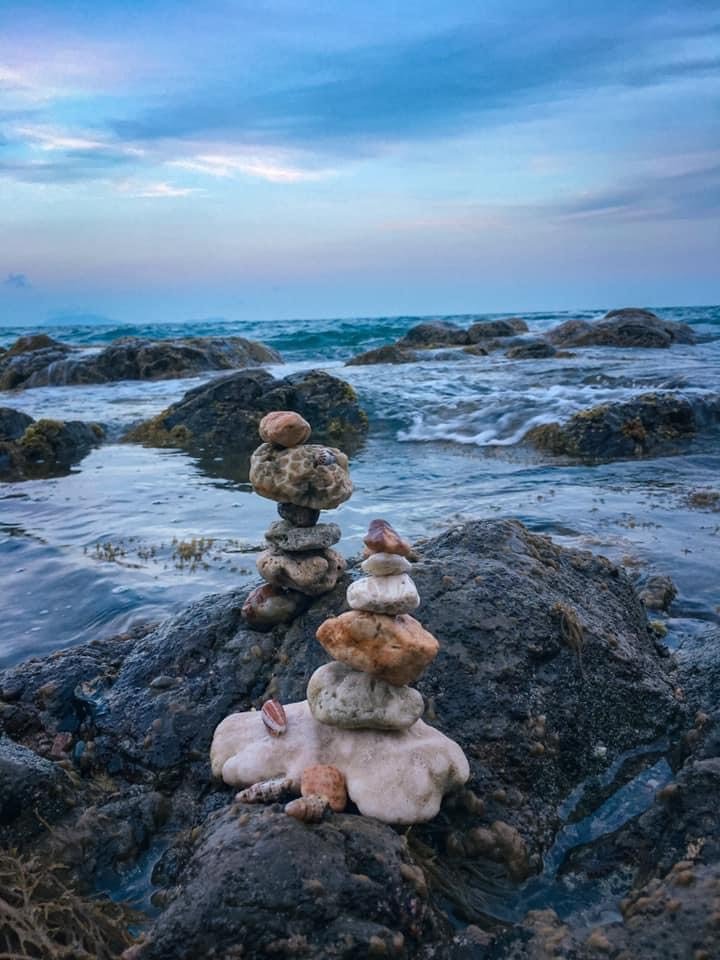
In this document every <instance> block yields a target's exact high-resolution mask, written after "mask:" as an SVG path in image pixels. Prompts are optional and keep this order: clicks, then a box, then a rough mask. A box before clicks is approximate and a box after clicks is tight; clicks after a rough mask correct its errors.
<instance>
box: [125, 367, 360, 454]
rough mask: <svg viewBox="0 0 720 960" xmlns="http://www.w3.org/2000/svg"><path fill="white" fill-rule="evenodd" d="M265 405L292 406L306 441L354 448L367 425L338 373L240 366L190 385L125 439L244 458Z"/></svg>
mask: <svg viewBox="0 0 720 960" xmlns="http://www.w3.org/2000/svg"><path fill="white" fill-rule="evenodd" d="M271 410H295V411H297V412H298V413H299V414H300V415H301V416H303V417H305V419H306V420H307V421H308V422H309V423H310V424H312V428H313V432H312V435H311V437H310V442H312V443H327V444H331V445H332V446H337V447H341V448H342V449H344V450H353V449H355V448H357V446H358V445H359V443H361V442H362V440H363V439H364V437H365V435H366V433H367V429H368V423H367V417H366V415H365V413H364V412H363V410H362V409H361V408H360V405H359V403H358V400H357V396H356V395H355V391H354V390H353V389H352V387H351V386H350V385H349V384H347V383H345V381H344V380H340V379H338V377H333V376H331V375H330V374H329V373H324V372H322V371H320V370H310V371H309V372H306V373H295V374H292V375H291V376H289V377H285V378H284V379H283V380H276V379H275V378H274V377H272V376H271V375H270V374H269V373H268V372H267V371H266V370H243V371H241V372H239V373H234V374H232V375H231V376H229V377H223V378H222V379H219V380H213V381H212V382H211V383H207V384H203V385H202V386H200V387H196V388H195V389H194V390H190V391H189V392H188V393H186V394H185V396H184V397H183V398H182V400H180V401H178V403H174V404H173V405H172V406H171V407H168V409H167V410H164V411H163V412H162V413H161V414H159V415H158V416H157V417H154V418H153V419H152V420H149V421H146V422H145V423H142V424H140V425H139V426H137V427H134V428H133V429H132V430H130V432H129V433H128V434H127V435H126V436H125V440H127V441H129V442H132V443H146V444H148V445H150V446H155V447H180V448H181V449H184V450H188V451H190V452H191V453H198V454H201V455H205V456H208V457H216V456H222V455H225V454H229V455H242V454H245V459H247V455H249V453H250V452H251V451H252V450H254V449H255V448H256V447H257V445H258V443H259V437H258V424H259V423H260V420H261V419H262V418H263V417H264V415H265V414H266V413H268V412H269V411H271ZM245 468H246V467H245Z"/></svg>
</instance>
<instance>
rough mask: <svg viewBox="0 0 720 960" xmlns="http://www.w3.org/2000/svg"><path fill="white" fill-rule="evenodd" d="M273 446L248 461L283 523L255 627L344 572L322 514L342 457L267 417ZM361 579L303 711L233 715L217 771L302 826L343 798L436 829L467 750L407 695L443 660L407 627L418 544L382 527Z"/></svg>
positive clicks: (346, 489) (217, 738)
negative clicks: (279, 806)
mask: <svg viewBox="0 0 720 960" xmlns="http://www.w3.org/2000/svg"><path fill="white" fill-rule="evenodd" d="M260 434H261V437H262V439H263V440H264V441H265V442H264V443H263V444H262V446H260V447H258V449H257V450H256V451H255V453H254V454H253V456H252V461H251V468H250V480H251V482H252V484H253V487H254V488H255V490H256V491H257V493H259V494H260V495H261V496H264V497H269V498H270V499H272V500H276V501H278V503H279V506H278V512H279V513H280V517H281V520H279V521H276V522H275V523H273V524H272V526H271V527H270V529H269V530H268V532H267V539H268V542H269V544H270V546H269V548H268V549H267V550H266V551H265V552H264V553H263V554H261V556H260V557H259V558H258V570H259V571H260V573H261V575H262V576H263V578H264V579H265V580H266V581H267V583H266V584H264V585H263V586H262V587H258V588H257V589H256V590H254V591H253V592H252V593H251V594H250V596H249V597H248V599H247V601H246V603H245V606H244V607H243V614H244V616H245V618H246V620H247V621H248V623H249V624H250V625H251V626H253V627H255V628H256V629H263V630H264V629H271V628H272V627H273V626H274V625H275V624H277V623H282V622H285V621H288V620H291V619H292V618H293V617H294V616H296V615H297V613H299V612H300V611H301V610H302V609H304V607H305V606H306V605H307V604H308V603H309V598H311V597H315V596H318V595H320V594H322V593H324V592H326V591H328V590H332V588H333V587H334V586H335V584H336V583H337V580H338V578H339V577H340V576H341V574H342V573H343V571H344V569H345V563H344V561H343V559H342V558H341V557H340V556H339V555H338V554H337V553H335V551H334V550H333V549H332V545H333V544H334V543H337V541H338V540H339V539H340V530H339V528H338V527H337V526H336V525H335V524H332V523H327V524H321V523H318V522H317V521H318V519H319V515H320V510H325V509H330V508H332V507H336V506H338V505H339V504H340V503H342V502H343V501H345V500H347V499H348V497H349V496H350V494H351V493H352V484H351V482H350V476H349V473H348V469H347V457H345V455H344V454H343V453H341V452H340V451H339V450H335V449H333V448H328V447H322V446H318V445H316V444H307V443H306V442H305V441H306V440H307V439H308V437H309V435H310V425H309V424H308V423H306V421H304V420H303V419H302V417H300V416H298V414H296V413H289V412H287V411H278V412H275V413H271V414H268V415H267V416H266V417H265V418H264V419H263V421H262V422H261V424H260ZM365 545H366V559H365V560H364V562H363V564H362V567H363V571H364V572H365V573H366V574H367V576H366V577H363V578H362V579H360V580H356V581H355V582H354V583H352V584H351V585H350V587H349V588H348V591H347V601H348V605H349V606H350V608H351V609H350V610H349V611H348V612H346V613H342V614H340V615H339V616H337V617H331V618H330V619H328V620H326V621H325V622H324V623H323V624H321V626H320V627H319V628H318V630H317V639H318V640H319V641H320V643H321V644H322V646H323V647H324V648H325V650H327V652H328V653H329V654H330V655H331V656H332V657H333V661H334V662H332V663H328V664H326V665H325V666H322V667H320V668H319V669H318V670H316V671H315V673H314V674H313V675H312V677H311V678H310V682H309V684H308V688H307V695H308V699H307V700H302V701H300V702H299V703H290V704H285V705H282V704H281V703H279V702H278V701H276V700H269V701H267V702H266V703H265V704H263V707H262V710H259V711H255V710H252V711H247V712H244V713H234V714H231V715H230V716H229V717H226V718H225V720H223V721H222V722H221V723H220V724H219V725H218V727H217V729H216V730H215V734H214V737H213V742H212V747H211V750H210V759H211V764H212V770H213V774H214V775H215V776H221V777H222V778H223V780H224V781H225V782H226V783H228V784H231V785H232V786H238V787H243V788H245V789H243V790H242V791H241V793H239V794H238V796H237V799H238V801H240V802H246V803H258V802H260V803H268V802H274V801H276V800H278V799H281V798H282V797H287V796H288V795H292V794H293V793H295V794H297V793H300V794H301V797H300V798H299V799H298V800H293V801H291V802H290V803H289V804H288V805H287V806H286V808H285V809H286V812H287V813H288V814H290V815H292V816H294V817H297V818H298V819H301V820H306V821H313V820H317V819H319V818H321V817H322V816H324V815H325V814H326V812H327V810H334V811H340V810H342V809H343V808H344V806H345V804H346V802H347V800H348V798H349V799H350V800H351V801H352V802H353V803H354V804H355V805H356V806H357V808H358V810H359V811H360V813H361V814H365V815H367V816H372V817H377V818H378V819H379V820H383V821H384V822H385V823H398V824H408V823H417V822H421V821H424V820H430V819H432V818H433V817H434V816H435V815H436V814H437V812H438V810H439V809H440V804H441V802H442V798H443V795H444V794H445V793H447V792H449V791H451V790H454V789H457V788H459V787H461V786H462V785H463V784H464V783H465V782H466V780H467V778H468V776H469V766H468V762H467V758H466V757H465V754H464V753H463V752H462V750H461V749H460V747H459V746H458V745H457V744H456V743H454V742H453V741H452V740H450V739H448V737H446V736H444V735H443V734H442V733H440V731H439V730H436V729H435V728H433V727H431V726H428V724H426V723H424V722H423V721H422V720H421V719H420V717H421V714H422V712H423V709H424V704H423V698H422V696H421V694H420V693H419V692H418V691H417V690H415V689H413V688H412V687H410V686H409V684H410V683H412V682H413V681H414V680H416V679H417V678H418V677H419V676H420V674H421V673H422V672H423V670H424V669H425V668H426V667H427V665H428V664H429V663H430V662H431V661H432V660H433V659H434V657H435V656H436V655H437V652H438V647H439V645H438V642H437V640H436V639H435V637H433V636H432V634H430V633H428V631H427V630H425V629H424V628H423V627H422V626H421V624H420V623H418V621H417V620H415V619H414V618H413V617H412V616H410V612H411V611H412V610H415V609H416V608H417V607H418V606H419V604H420V598H419V596H418V592H417V590H416V588H415V584H414V583H413V581H412V579H411V578H410V576H409V571H410V569H411V566H410V562H409V559H408V558H409V557H410V556H411V555H412V550H411V547H410V545H409V544H408V543H407V542H406V541H405V540H403V539H402V538H401V537H400V536H399V535H398V534H397V533H396V532H395V530H393V528H392V527H391V526H390V524H389V523H387V522H386V521H385V520H373V522H372V523H371V524H370V529H369V530H368V534H367V536H366V537H365Z"/></svg>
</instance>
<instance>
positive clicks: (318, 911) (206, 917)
mask: <svg viewBox="0 0 720 960" xmlns="http://www.w3.org/2000/svg"><path fill="white" fill-rule="evenodd" d="M173 882H174V887H173V889H172V892H171V896H170V900H169V905H168V907H167V909H166V910H165V912H164V913H163V914H162V915H161V917H160V918H159V919H158V921H157V922H156V923H155V925H154V927H153V929H152V930H151V932H150V936H151V939H150V942H149V943H148V944H147V945H146V946H145V947H144V948H143V950H142V951H141V953H140V955H139V960H199V958H200V957H210V956H217V957H225V958H228V960H230V958H232V957H237V958H243V960H245V958H248V960H251V958H255V957H258V958H259V957H273V956H278V957H288V956H294V955H297V956H300V957H303V956H306V957H326V958H331V957H332V958H338V960H360V958H363V957H368V956H373V955H383V954H386V955H387V956H390V957H392V956H395V957H399V958H402V957H408V958H409V957H411V956H414V955H417V950H418V949H419V947H420V944H427V943H431V942H433V941H435V940H437V939H438V938H439V934H440V930H441V929H442V928H441V927H440V926H439V924H438V921H437V919H436V917H435V915H434V912H433V910H432V908H431V906H430V905H429V903H428V901H427V887H426V885H425V879H424V874H423V872H422V870H421V869H420V868H419V867H417V866H416V865H415V864H414V863H413V861H412V859H411V857H410V854H409V851H408V848H407V845H406V843H405V840H404V839H403V837H402V835H400V834H398V833H395V832H394V831H393V830H392V829H391V828H390V827H386V826H383V825H382V824H380V823H377V822H375V821H373V820H368V819H359V818H358V817H353V816H349V815H347V814H341V815H335V816H333V817H332V818H331V819H330V820H328V821H327V822H325V823H321V824H318V825H317V826H313V827H308V826H306V825H305V824H302V823H298V821H297V820H294V819H293V818H292V817H288V816H285V814H283V813H282V811H281V810H279V809H277V808H271V809H262V808H261V809H258V808H251V807H245V808H244V809H243V808H236V809H231V810H230V811H226V812H222V813H217V814H215V815H213V816H211V817H210V818H209V819H208V821H207V822H206V823H205V824H204V826H203V827H202V830H201V832H200V835H199V837H198V839H197V841H196V842H195V844H194V845H193V847H192V850H191V855H190V856H189V857H188V858H187V862H186V864H185V865H183V866H182V868H181V869H179V870H177V872H176V874H175V875H174V876H173ZM240 945H241V947H242V951H241V952H240V951H238V950H237V948H238V946H240Z"/></svg>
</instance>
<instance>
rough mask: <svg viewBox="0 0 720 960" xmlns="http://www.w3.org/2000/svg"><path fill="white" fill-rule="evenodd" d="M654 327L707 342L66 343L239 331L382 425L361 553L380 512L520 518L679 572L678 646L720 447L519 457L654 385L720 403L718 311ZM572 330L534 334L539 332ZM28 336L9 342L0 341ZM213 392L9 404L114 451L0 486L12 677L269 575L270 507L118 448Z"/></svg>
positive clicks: (94, 334)
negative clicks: (167, 339) (529, 350)
mask: <svg viewBox="0 0 720 960" xmlns="http://www.w3.org/2000/svg"><path fill="white" fill-rule="evenodd" d="M658 312H659V313H661V314H662V315H664V316H666V317H668V318H672V319H683V320H686V321H688V322H692V323H693V324H694V325H695V326H696V329H697V331H698V333H699V334H700V335H701V337H704V338H708V339H705V340H704V342H702V343H700V344H699V345H698V346H695V347H692V346H675V347H672V348H671V349H669V350H622V349H621V350H618V349H611V348H602V349H601V348H592V349H585V350H576V351H574V353H575V356H574V357H572V358H569V359H547V360H530V361H528V360H525V361H509V360H507V359H506V358H505V357H504V356H503V355H502V353H495V354H491V355H490V356H488V357H472V356H469V355H467V354H463V353H462V351H455V352H454V354H452V356H453V357H454V359H452V360H441V359H438V358H436V357H433V356H432V355H430V356H428V359H426V360H425V359H424V360H423V361H422V362H420V363H416V364H408V365H403V366H387V365H379V366H371V367H344V366H343V360H344V358H347V357H350V356H352V355H353V354H354V353H357V352H359V351H360V350H363V349H369V348H370V347H373V346H377V345H379V344H381V343H385V342H389V341H390V340H392V339H395V338H396V337H398V336H399V335H401V334H402V332H404V330H406V329H408V328H409V327H410V326H412V325H413V324H414V323H415V322H417V318H409V317H407V318H381V319H373V320H366V319H358V320H347V321H285V322H283V323H278V324H272V325H271V326H268V325H263V324H254V325H253V324H231V323H228V322H227V321H220V320H218V321H198V322H197V323H192V324H184V325H177V326H168V325H162V326H160V325H155V326H151V327H134V328H121V329H119V328H102V327H73V328H60V327H57V328H53V329H52V330H51V333H52V335H53V336H56V337H57V338H58V339H63V340H67V341H68V342H74V343H77V344H79V345H85V346H89V347H91V348H97V346H99V345H101V344H102V343H104V342H107V341H109V340H110V339H112V338H113V337H115V336H120V335H127V334H129V333H131V332H134V333H138V334H140V335H152V336H177V335H190V334H208V335H209V334H224V335H225V334H232V333H239V334H242V335H246V336H251V337H256V338H258V339H262V340H264V341H265V342H266V343H269V344H271V345H272V346H275V347H277V348H278V349H280V350H281V352H282V353H283V355H284V356H285V358H286V359H287V361H288V362H287V363H286V364H285V365H283V366H275V367H273V368H271V369H272V372H273V373H274V374H276V375H285V374H286V373H289V372H291V371H293V370H297V369H306V368H313V367H322V368H324V369H328V370H330V371H331V372H333V373H336V374H337V375H340V376H342V377H344V378H345V379H347V380H349V381H350V382H351V383H352V384H353V385H354V386H355V388H356V390H357V392H358V395H359V398H360V402H361V404H362V405H363V407H364V408H365V409H366V410H367V412H368V414H369V417H370V435H369V438H368V441H367V443H366V444H365V446H364V448H363V449H362V450H361V451H360V452H359V453H358V454H357V455H356V456H355V457H354V458H353V463H352V472H353V480H354V483H355V494H354V495H353V498H352V500H351V501H349V503H347V504H345V505H343V507H342V508H340V509H339V510H338V511H332V517H331V518H332V519H336V520H337V521H338V522H339V523H340V524H341V526H342V528H343V534H344V537H343V541H342V544H341V549H342V550H343V551H344V552H345V553H346V554H348V555H350V554H352V553H355V552H357V550H358V548H359V546H360V542H361V536H362V533H363V532H364V529H365V528H366V527H367V522H368V520H369V519H371V518H372V517H373V516H378V515H380V516H387V517H388V518H389V519H391V520H392V521H393V522H394V523H395V524H396V525H397V526H398V527H399V528H400V529H401V530H402V532H403V533H405V534H406V535H408V536H410V537H418V536H422V535H432V534H436V533H438V532H440V531H442V530H443V529H446V528H447V527H448V526H449V525H451V524H453V523H457V522H459V521H461V520H465V519H470V518H481V517H517V518H518V519H520V520H522V521H523V522H525V523H527V524H528V526H529V527H531V528H532V529H534V530H537V531H540V532H544V533H548V534H550V535H552V536H553V537H554V538H555V539H556V540H558V541H559V542H561V543H564V544H567V545H572V546H579V547H583V548H587V549H592V550H595V551H598V552H601V553H604V554H605V555H608V556H610V557H612V558H613V559H615V560H617V561H620V562H623V563H624V564H625V565H626V566H627V568H628V570H629V572H630V573H631V574H633V575H646V574H647V573H648V572H662V573H669V574H671V575H672V577H673V579H674V580H675V581H676V583H677V585H678V588H679V591H680V594H679V597H678V600H677V601H676V604H675V607H674V608H673V611H672V612H673V617H672V618H671V619H670V620H669V622H668V626H669V627H670V633H669V635H668V642H669V643H670V644H671V645H675V644H677V643H678V642H680V641H681V640H682V638H683V636H685V635H687V633H688V632H694V631H697V630H698V629H700V627H701V626H702V625H703V624H705V623H706V622H707V621H708V620H710V621H713V620H714V621H717V620H718V619H719V615H718V603H720V598H719V597H718V584H717V576H716V573H715V571H716V570H717V569H718V566H720V563H719V561H720V549H719V547H720V514H718V513H713V512H712V511H703V510H697V509H690V508H689V506H688V505H687V497H688V495H689V494H690V493H691V492H692V491H694V490H697V489H718V487H719V483H718V479H717V478H718V470H719V468H720V445H718V443H717V440H713V439H712V438H709V439H707V440H704V441H698V442H696V443H693V444H690V445H688V446H687V447H686V448H685V449H684V451H683V453H682V455H680V456H672V457H665V458H657V459H648V460H642V461H619V462H615V463H610V464H596V465H589V466H588V465H583V466H578V465H570V464H564V463H562V462H560V461H548V460H546V459H543V458H541V457H539V456H536V455H531V454H529V453H528V452H527V451H526V450H525V449H524V448H522V447H519V446H518V445H517V442H518V440H519V439H520V438H521V437H522V435H523V434H524V433H525V432H526V430H527V429H529V427H530V426H533V425H535V424H537V423H546V422H550V421H552V420H557V419H560V420H562V419H565V418H567V417H568V416H570V415H571V414H572V413H574V412H575V411H577V410H579V409H582V408H584V407H588V406H591V405H593V404H595V403H599V402H605V401H608V400H617V399H626V398H629V397H631V396H634V395H637V394H639V393H642V392H646V391H648V390H676V391H680V392H681V393H683V394H685V395H688V396H699V395H702V394H703V393H707V392H713V391H714V392H720V339H710V338H713V337H716V336H718V335H720V308H695V309H690V308H682V309H675V310H667V309H666V310H660V309H659V310H658ZM573 315H578V316H588V317H592V316H596V315H597V313H596V312H593V311H586V312H585V313H580V314H573ZM567 316H568V315H567V314H562V315H559V314H558V315H550V314H539V315H534V316H533V315H530V316H526V319H527V321H528V325H529V326H530V329H531V332H536V331H541V330H544V329H547V328H548V327H550V326H554V325H555V324H556V323H558V322H561V321H562V320H564V319H566V318H567ZM454 319H455V318H454ZM474 319H477V317H475V316H473V317H465V318H459V320H458V322H461V323H462V324H463V325H467V324H468V323H469V322H471V321H472V320H474ZM20 332H22V331H20V330H18V329H12V328H0V343H8V342H11V341H12V340H13V339H14V338H15V337H16V336H17V335H18V334H19V333H20ZM441 353H442V355H444V356H447V355H448V352H447V351H442V352H441ZM206 379H209V377H200V378H193V379H189V380H171V381H162V382H158V383H131V382H124V383H118V384H109V385H101V386H91V387H50V388H39V389H35V390H28V391H24V392H19V393H16V394H12V395H10V394H6V395H4V396H3V398H2V402H3V403H4V404H7V405H10V406H14V407H16V408H17V409H21V410H24V411H26V412H27V413H29V414H31V415H33V416H41V415H42V416H51V417H57V418H65V419H84V420H98V421H101V422H103V423H105V424H106V425H107V426H108V428H109V434H110V438H111V442H109V443H107V444H106V445H105V446H103V447H101V448H100V449H98V450H96V451H94V452H93V453H91V454H90V455H89V456H88V457H87V458H86V459H85V460H84V461H83V462H82V464H80V465H79V466H78V467H77V468H76V469H75V470H74V472H73V473H72V474H71V475H69V476H67V477H62V478H59V479H53V480H35V481H30V482H26V483H22V484H20V483H16V484H2V485H0V577H1V578H2V584H3V592H2V597H1V598H0V615H2V617H3V622H4V630H3V638H4V640H3V644H2V647H0V666H2V665H4V664H8V663H11V662H15V661H16V660H18V659H21V658H22V657H25V656H28V655H34V654H41V653H46V652H48V651H50V650H53V649H56V648H58V647H61V646H66V645H67V644H70V643H77V642H80V641H82V640H87V639H90V638H93V637H99V636H108V635H110V634H112V633H114V632H117V631H118V630H123V629H126V628H128V627H129V626H131V625H132V624H134V623H137V622H140V621H146V620H149V619H150V620H153V619H159V618H161V617H162V616H164V615H166V614H167V613H168V612H171V611H173V610H176V609H179V608H180V607H181V606H183V605H185V604H186V603H187V602H188V601H190V600H192V599H193V598H195V597H198V596H201V595H203V594H205V593H208V592H211V591H214V590H225V589H229V588H231V587H233V586H236V585H237V584H239V583H244V582H248V581H249V580H250V579H253V578H254V576H255V573H254V559H255V555H256V553H257V550H258V549H259V548H260V544H261V541H262V538H263V532H264V530H265V529H266V528H267V526H268V524H269V522H270V521H271V520H272V519H274V518H275V508H274V505H273V504H272V503H270V502H269V501H265V500H262V499H261V498H260V497H257V496H254V495H252V494H251V492H250V489H249V487H248V485H247V484H244V483H240V482H236V481H231V480H224V479H221V478H218V477H215V476H212V475H211V474H212V473H213V465H212V464H209V465H204V466H203V465H200V464H199V463H198V462H197V461H195V460H194V459H193V458H191V457H189V456H187V455H185V454H183V453H179V452H174V451H158V450H151V449H144V448H142V447H138V446H129V445H121V444H119V443H117V442H112V441H113V440H116V439H117V438H118V437H119V436H120V434H121V433H122V432H123V431H124V430H125V429H126V428H127V427H128V426H129V425H130V424H131V423H133V422H136V421H138V420H140V419H144V418H146V417H149V416H152V415H153V414H155V413H157V412H159V411H160V410H162V409H163V408H164V407H166V406H167V405H168V404H169V403H171V402H173V401H174V400H177V399H178V398H179V397H181V396H182V395H183V394H184V393H185V392H186V391H187V390H188V389H190V388H191V387H192V386H195V385H197V384H198V383H200V382H202V381H203V380H206ZM329 518H330V517H329Z"/></svg>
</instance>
